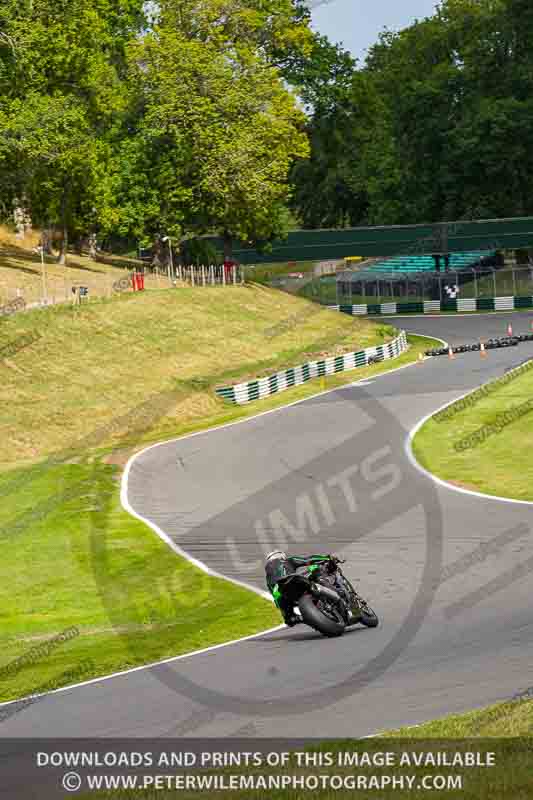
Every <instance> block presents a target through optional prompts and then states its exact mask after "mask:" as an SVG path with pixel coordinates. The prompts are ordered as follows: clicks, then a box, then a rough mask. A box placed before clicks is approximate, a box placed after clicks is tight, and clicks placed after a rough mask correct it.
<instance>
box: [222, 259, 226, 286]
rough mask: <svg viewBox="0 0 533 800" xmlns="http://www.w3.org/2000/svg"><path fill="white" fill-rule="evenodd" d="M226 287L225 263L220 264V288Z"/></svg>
mask: <svg viewBox="0 0 533 800" xmlns="http://www.w3.org/2000/svg"><path fill="white" fill-rule="evenodd" d="M225 285H226V262H225V261H224V263H223V264H222V286H225Z"/></svg>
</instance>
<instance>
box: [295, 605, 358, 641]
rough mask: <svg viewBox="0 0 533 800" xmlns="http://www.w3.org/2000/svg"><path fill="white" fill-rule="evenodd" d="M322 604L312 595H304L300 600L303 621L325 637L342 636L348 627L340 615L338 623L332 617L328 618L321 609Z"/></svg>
mask: <svg viewBox="0 0 533 800" xmlns="http://www.w3.org/2000/svg"><path fill="white" fill-rule="evenodd" d="M321 602H323V601H321V600H316V599H315V598H314V597H312V596H311V595H310V594H304V595H303V597H301V598H300V600H299V602H298V608H299V609H300V613H301V615H302V619H303V621H304V622H305V623H306V625H309V626H310V627H311V628H313V629H314V630H315V631H318V632H319V633H321V634H322V635H323V636H328V637H334V636H342V634H343V633H344V628H345V627H346V625H345V623H344V622H341V615H340V613H339V614H338V621H335V620H334V619H333V618H332V617H330V616H326V614H324V612H323V611H321V610H320V608H319V605H320V604H321Z"/></svg>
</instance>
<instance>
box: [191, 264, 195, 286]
mask: <svg viewBox="0 0 533 800" xmlns="http://www.w3.org/2000/svg"><path fill="white" fill-rule="evenodd" d="M191 284H192V286H194V266H193V265H192V264H191Z"/></svg>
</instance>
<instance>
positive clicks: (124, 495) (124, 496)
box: [0, 333, 443, 708]
mask: <svg viewBox="0 0 533 800" xmlns="http://www.w3.org/2000/svg"><path fill="white" fill-rule="evenodd" d="M412 335H414V336H420V337H421V338H428V339H435V340H436V341H441V342H442V341H443V340H442V339H439V337H437V336H424V335H423V334H418V333H416V334H412ZM416 363H417V362H416V361H413V362H411V363H410V364H404V365H403V366H401V367H396V369H391V370H387V371H386V372H382V373H379V374H378V375H375V376H374V377H375V378H384V377H386V376H387V375H392V373H393V372H399V371H400V370H402V369H406V368H407V367H413V366H415V365H416ZM365 380H368V378H361V380H360V381H357V382H355V383H353V384H347V385H346V386H345V387H343V386H336V387H334V388H332V389H326V391H323V392H317V393H316V394H314V395H310V396H309V397H303V398H302V399H301V400H295V401H294V402H292V403H287V404H286V405H283V406H279V408H272V409H269V410H268V411H262V412H260V413H259V414H254V415H253V416H250V417H245V418H244V419H238V420H234V421H233V422H227V423H224V425H215V426H213V427H211V428H205V430H202V431H194V432H193V433H186V434H184V435H183V436H176V437H175V438H174V439H167V440H165V441H164V442H156V443H155V444H151V445H148V447H145V448H143V449H142V450H139V451H138V452H137V453H134V454H133V455H132V456H131V457H130V458H129V460H128V462H127V464H126V467H125V468H124V472H123V474H122V480H121V488H120V502H121V505H122V506H123V508H124V510H125V511H127V512H128V513H129V514H131V515H132V516H133V517H135V518H136V519H138V520H140V521H141V522H144V523H145V524H146V525H148V527H149V528H151V530H153V531H154V533H156V534H157V536H158V537H159V538H160V539H162V540H163V541H164V542H165V544H167V545H168V546H169V547H170V548H171V549H172V550H173V551H174V552H175V553H176V554H177V555H180V556H181V557H182V558H185V559H186V560H187V561H189V562H190V563H191V564H194V565H195V566H196V567H198V569H201V570H202V571H203V572H206V573H207V574H208V575H211V576H212V577H216V578H221V579H222V580H226V581H229V582H230V583H234V584H236V585H237V586H241V587H243V588H245V589H249V590H250V591H252V592H255V593H256V594H258V595H260V596H261V597H263V598H264V599H266V600H269V601H270V602H273V600H272V597H271V595H269V594H268V593H267V592H263V591H262V590H261V589H258V588H257V587H256V586H252V585H251V584H247V583H244V582H242V581H238V580H236V579H235V578H229V577H227V576H226V575H222V574H220V573H217V572H215V571H213V570H211V569H210V568H209V567H207V566H206V565H205V564H204V563H203V562H202V561H199V560H198V559H195V558H193V557H192V556H190V555H189V554H188V553H187V552H186V551H185V550H182V549H181V548H180V547H179V546H178V545H177V544H176V543H175V542H174V541H172V539H171V538H170V537H169V536H168V534H166V533H165V532H164V531H163V530H161V528H159V527H158V526H157V525H155V523H152V522H150V521H149V520H147V519H145V518H144V517H142V516H141V515H140V514H138V513H137V512H136V511H135V509H133V508H132V507H131V505H130V503H129V500H128V490H127V478H128V476H129V472H130V468H131V466H132V464H133V462H134V460H135V459H136V458H138V457H139V456H141V455H142V454H143V453H146V452H147V451H148V450H152V449H153V448H155V447H160V446H162V445H165V444H171V443H172V442H178V441H180V440H181V439H190V438H192V437H193V436H200V435H201V434H204V433H210V432H212V431H217V430H222V428H229V427H231V426H232V425H238V424H240V423H243V422H251V421H253V420H255V419H258V418H259V417H263V416H266V415H267V414H274V413H275V412H278V411H284V410H285V409H286V408H291V407H292V406H296V405H299V404H300V403H305V402H306V401H307V400H312V399H314V398H315V397H320V396H322V395H325V394H331V393H332V392H336V391H338V390H339V389H343V388H351V387H352V386H357V385H358V384H359V383H363V382H364V381H365ZM285 627H286V626H285V625H277V626H276V627H275V628H269V629H268V630H266V631H259V632H258V633H253V634H251V635H250V636H244V637H242V638H240V639H233V640H231V641H229V642H223V643H221V644H215V645H212V646H211V647H206V648H203V649H202V650H192V651H191V652H190V653H182V655H179V656H171V657H170V658H166V659H163V660H161V661H153V662H151V663H150V664H140V665H139V666H138V667H131V668H130V669H125V670H119V671H118V672H110V673H109V674H108V675H102V676H100V677H99V678H91V679H90V680H87V681H80V682H79V683H72V684H69V685H68V686H62V687H60V688H59V689H51V690H50V691H49V692H41V693H39V694H33V695H26V696H24V697H19V698H17V699H16V700H7V701H6V702H2V703H0V708H3V707H5V706H10V705H14V704H15V703H21V702H24V701H25V700H28V699H30V698H31V699H32V700H34V699H35V700H36V699H38V698H42V697H48V696H49V695H54V694H59V693H60V692H67V691H69V690H71V689H80V688H82V687H84V686H90V685H91V684H93V683H101V682H103V681H109V680H112V679H113V678H118V677H120V676H122V675H129V674H130V673H133V672H140V671H141V670H149V669H152V668H153V667H157V666H159V665H161V664H170V663H172V662H174V661H180V660H182V659H185V658H192V657H193V656H198V655H202V654H203V653H209V652H211V651H212V650H218V649H220V648H221V647H230V646H231V645H234V644H240V642H246V641H248V640H249V639H257V638H258V637H260V636H267V635H268V634H269V633H274V632H275V631H279V630H283V629H284V628H285Z"/></svg>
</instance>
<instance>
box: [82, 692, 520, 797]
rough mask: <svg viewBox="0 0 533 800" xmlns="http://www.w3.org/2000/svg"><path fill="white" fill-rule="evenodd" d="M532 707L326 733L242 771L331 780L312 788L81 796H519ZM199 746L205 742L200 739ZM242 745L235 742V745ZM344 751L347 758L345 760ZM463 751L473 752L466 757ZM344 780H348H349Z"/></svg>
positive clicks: (508, 706)
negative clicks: (371, 731) (330, 736)
mask: <svg viewBox="0 0 533 800" xmlns="http://www.w3.org/2000/svg"><path fill="white" fill-rule="evenodd" d="M532 712H533V703H532V702H526V701H515V702H512V703H503V704H500V705H497V706H494V707H492V708H489V709H485V710H483V711H476V712H471V713H468V714H464V715H458V716H453V717H449V718H447V719H445V720H441V721H439V722H431V723H428V724H426V725H421V726H419V727H416V728H404V729H401V730H399V731H394V732H391V733H387V734H385V735H383V736H379V737H374V738H371V739H363V740H350V739H345V740H339V741H334V740H332V741H327V742H324V743H322V744H320V745H318V746H317V745H311V746H308V747H299V748H294V747H286V748H283V746H282V745H281V746H280V748H279V749H280V751H283V749H285V750H286V751H287V750H289V751H292V752H294V751H296V752H298V753H300V754H301V753H302V751H304V750H305V751H306V752H305V753H304V754H303V755H300V756H299V757H298V760H297V757H296V756H295V755H292V756H291V759H290V762H289V763H288V764H287V766H285V767H284V768H280V767H277V768H276V767H268V766H260V767H256V768H251V769H248V770H247V771H246V776H247V779H250V778H251V776H252V775H253V776H254V777H255V779H256V780H257V779H258V778H259V776H280V777H281V776H290V775H294V776H295V777H297V778H298V779H300V780H302V779H306V778H307V779H313V778H315V779H316V776H318V777H319V778H320V779H322V778H324V779H327V778H329V779H330V780H333V781H336V785H332V786H329V787H328V788H324V789H323V788H320V784H319V787H318V788H313V787H312V786H309V787H308V788H307V789H306V790H299V789H292V788H291V789H276V788H274V789H268V790H266V791H265V790H261V789H252V790H250V789H247V790H246V791H235V790H233V791H231V790H223V791H213V790H211V791H206V789H204V791H198V790H196V791H191V790H187V789H186V788H185V790H184V789H182V788H180V789H178V790H174V789H165V788H164V786H160V787H158V789H155V788H154V789H148V790H145V791H139V790H138V789H136V790H135V791H134V790H131V791H129V790H122V791H120V792H119V791H100V792H97V793H96V794H94V793H93V794H91V795H87V794H83V795H82V796H83V797H84V798H89V796H90V797H97V798H100V799H101V800H114V799H115V798H121V800H133V799H134V798H140V799H141V800H156V798H161V800H168V798H171V797H172V798H175V797H181V798H184V800H196V799H197V798H198V797H217V798H220V800H223V799H224V798H231V797H237V798H246V800H267V798H268V800H306V798H309V797H313V798H318V799H319V800H334V798H346V800H348V798H350V799H351V798H357V800H374V798H376V797H379V798H380V800H424V798H427V797H430V796H433V795H443V796H445V797H447V798H453V800H509V798H512V799H513V800H526V799H529V798H531V797H533V784H532V781H531V756H532V753H533V739H532V738H530V737H531V736H532V734H533V721H532V720H533V713H532ZM250 742H251V744H250V747H249V748H246V749H247V750H249V751H251V752H255V751H256V748H254V747H253V740H250ZM174 749H177V748H174ZM183 749H184V748H183ZM205 749H206V750H208V749H209V748H208V746H207V745H206V748H205ZM229 749H231V746H230V748H229ZM244 749H245V748H243V747H242V743H241V752H242V751H243V750H244ZM235 751H237V748H235ZM347 756H348V758H349V759H352V763H351V764H350V762H349V761H347V758H346V757H347ZM263 758H264V756H263ZM326 759H329V763H328V762H327V761H326ZM365 759H366V760H365ZM469 759H473V763H472V761H471V760H470V761H469ZM306 760H307V763H306ZM387 762H388V763H387ZM476 762H479V764H478V763H476ZM146 772H147V774H155V773H159V774H164V775H174V774H176V772H177V773H178V774H180V771H179V770H175V769H169V768H166V769H165V768H160V769H157V768H152V769H151V770H146ZM181 774H183V773H181ZM185 774H186V775H188V776H191V775H196V776H199V777H200V776H201V777H202V779H203V780H207V779H208V778H209V776H210V775H213V776H214V775H217V776H225V778H226V780H227V781H229V779H230V776H239V775H242V776H243V778H244V770H243V769H239V768H233V769H231V768H226V769H216V770H211V771H209V772H208V771H206V770H201V769H196V768H194V767H193V768H189V769H187V770H185ZM393 780H394V781H395V783H394V784H393V783H392V781H393ZM341 781H346V785H342V784H341V785H340V787H339V782H341ZM350 781H351V782H352V783H355V786H352V785H350V783H349V782H350ZM365 781H366V785H365V783H364V782H365ZM371 781H374V782H377V781H383V785H382V787H381V788H379V787H378V785H376V784H375V783H374V785H372V784H371V783H370V782H371ZM356 782H357V783H356ZM161 789H162V790H161Z"/></svg>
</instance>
